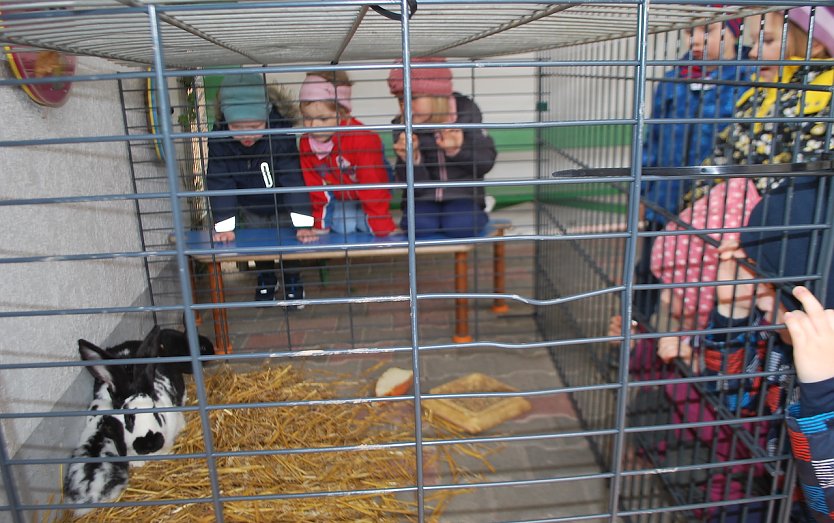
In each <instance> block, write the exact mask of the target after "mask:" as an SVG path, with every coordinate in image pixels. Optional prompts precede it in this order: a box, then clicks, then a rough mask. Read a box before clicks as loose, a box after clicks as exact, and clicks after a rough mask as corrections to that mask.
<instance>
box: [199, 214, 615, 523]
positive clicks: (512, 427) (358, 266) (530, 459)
mask: <svg viewBox="0 0 834 523" xmlns="http://www.w3.org/2000/svg"><path fill="white" fill-rule="evenodd" d="M494 216H495V217H502V218H510V219H512V220H513V223H514V224H517V228H516V229H515V230H513V231H511V234H515V235H523V234H525V233H529V232H530V230H531V229H530V227H531V225H532V223H533V222H534V220H533V217H532V207H531V206H529V205H522V206H518V207H515V208H511V209H507V210H503V211H497V212H495V213H494ZM534 248H535V247H534V245H533V242H532V241H518V242H508V243H507V292H509V293H517V294H519V295H522V296H527V297H530V296H533V295H534V291H533V284H534V283H533V282H534V279H533V261H534V260H533V258H534ZM471 260H472V261H471V267H470V290H472V291H473V292H489V291H490V289H491V282H492V280H491V278H492V262H491V246H490V245H488V244H486V245H479V246H478V247H477V248H476V251H475V252H474V253H473V254H472V255H471ZM227 269H228V272H227V273H226V276H225V284H226V292H227V300H228V301H246V300H250V299H252V298H251V296H252V295H253V294H254V273H246V272H237V271H236V269H235V268H234V267H228V268H227ZM453 270H454V267H453V264H452V257H451V256H449V255H432V256H428V255H426V256H420V257H418V268H417V272H418V274H417V281H418V283H417V286H418V291H419V292H420V293H429V292H449V291H450V290H451V289H452V288H453V287H451V282H452V276H453ZM303 277H304V281H305V286H306V290H307V297H308V298H313V297H315V298H325V297H330V298H338V297H344V296H374V297H386V296H395V295H403V294H406V295H407V293H408V267H407V264H406V259H405V258H404V257H387V258H386V257H382V258H374V259H369V260H360V261H358V262H352V263H351V264H350V265H345V264H344V263H329V265H328V266H327V267H320V266H312V267H305V268H304V269H303ZM198 299H199V300H200V301H203V300H205V296H203V297H202V298H199V297H198ZM509 306H510V308H509V311H508V312H507V313H504V314H501V315H496V314H494V313H493V312H492V311H491V308H490V307H491V300H489V299H483V300H472V301H471V303H470V308H471V310H470V332H471V334H472V335H473V337H474V340H475V342H474V343H473V344H471V345H466V346H464V347H459V346H455V345H454V344H453V343H452V341H451V336H452V334H453V332H454V300H451V299H439V300H421V301H420V302H419V309H418V320H417V324H418V326H419V327H418V329H419V332H418V343H419V345H420V347H421V348H420V350H419V369H420V373H421V381H420V387H421V390H422V391H424V392H425V391H428V390H429V389H430V388H432V387H434V386H437V385H440V384H443V383H446V382H448V381H450V380H452V379H455V378H458V377H460V376H463V375H466V374H469V373H473V372H480V373H484V374H487V375H489V376H492V377H494V378H497V379H499V380H501V381H503V382H504V383H506V384H508V385H510V386H512V387H515V388H517V389H519V390H521V391H529V392H533V391H537V392H538V394H537V395H534V396H530V397H529V401H530V403H531V404H532V409H531V410H530V411H528V412H527V413H525V414H523V415H522V416H520V417H517V418H515V419H513V420H510V421H508V422H505V423H502V424H501V425H498V426H496V427H494V428H492V429H490V430H488V431H485V432H483V433H481V434H478V436H483V437H487V438H489V437H498V438H499V439H500V438H502V437H523V438H519V439H516V440H513V441H497V442H492V443H487V444H486V448H488V449H489V451H490V452H491V454H490V455H489V462H490V464H491V466H492V467H493V470H489V469H488V468H487V467H486V466H485V465H484V464H483V463H481V462H480V461H478V460H475V459H472V460H465V461H466V462H465V463H463V464H464V465H466V466H467V467H469V468H470V469H472V470H473V471H474V472H476V473H477V474H478V477H479V479H478V480H477V481H478V482H480V483H481V484H492V485H487V486H482V487H479V488H474V489H472V490H469V491H467V492H466V493H464V494H461V495H458V496H455V497H453V498H452V500H451V502H450V503H449V504H448V505H447V506H446V507H445V508H444V510H443V516H442V518H441V519H440V521H448V522H460V523H469V522H472V523H476V522H477V523H486V522H492V521H496V522H497V521H525V520H547V519H549V518H568V519H572V518H578V517H582V516H584V517H587V516H590V515H592V514H601V513H602V514H604V513H606V512H607V511H608V508H607V507H608V483H607V480H605V479H599V478H591V479H586V478H584V477H583V476H586V475H589V474H596V473H598V472H600V468H599V466H598V464H597V462H596V460H595V457H594V453H593V452H592V451H591V446H590V444H589V440H588V439H587V438H586V437H583V436H581V435H578V434H577V433H579V432H581V430H582V427H581V425H580V420H579V419H578V416H577V413H576V411H575V410H574V407H573V403H572V401H571V399H570V397H569V396H568V394H566V393H563V392H558V389H560V388H561V387H563V383H562V380H561V379H560V377H559V373H558V372H557V369H556V368H555V366H554V362H553V359H552V358H551V356H550V354H549V352H548V349H547V348H539V347H523V348H515V347H513V348H502V347H496V346H495V344H500V343H504V344H525V343H536V342H540V341H542V340H541V338H540V335H539V331H538V328H537V326H536V322H535V309H534V307H533V306H530V305H527V304H524V303H521V302H516V301H511V302H509ZM229 325H230V331H231V340H232V345H233V348H234V352H235V354H250V353H252V354H258V358H261V357H263V356H264V353H270V354H272V355H274V356H276V361H278V362H280V363H285V362H286V360H284V359H283V358H289V359H291V361H292V363H293V364H294V365H301V366H306V367H309V368H310V369H326V370H327V371H328V372H335V373H338V374H340V375H344V374H348V375H354V376H359V375H361V373H362V372H363V371H364V370H366V369H369V368H370V367H372V366H374V365H378V364H380V363H381V362H382V367H381V368H383V369H384V368H386V367H388V366H398V367H407V368H410V367H411V366H412V356H413V355H414V352H413V351H412V350H411V349H410V347H411V346H412V340H411V328H410V327H411V320H410V314H409V307H408V303H407V302H402V301H400V302H391V301H376V302H375V301H373V300H368V302H363V303H356V304H350V305H348V304H336V303H334V304H324V305H321V304H320V305H311V306H308V307H306V308H305V309H304V310H301V311H292V312H288V311H287V310H286V309H284V308H279V307H268V308H256V309H255V308H246V309H230V310H229ZM200 329H201V332H202V333H203V334H206V335H208V336H212V335H213V326H212V321H211V315H210V314H207V313H204V315H203V324H202V326H201V327H200ZM340 349H353V350H354V352H351V353H347V354H346V353H344V351H340V354H338V355H323V354H326V353H327V351H334V350H340ZM356 349H372V350H370V351H368V350H356ZM374 349H394V350H385V351H382V352H374ZM321 351H324V352H321ZM550 390H552V391H554V392H548V391H550ZM426 481H427V487H429V488H430V487H431V486H432V484H437V483H441V484H443V483H447V482H449V481H451V479H450V478H449V477H448V475H445V474H443V471H441V474H440V476H439V477H437V476H435V475H430V476H427V480H426ZM520 481H528V482H529V483H528V484H519V483H517V482H520ZM429 482H431V484H429ZM590 520H594V519H590ZM602 520H604V518H601V519H598V521H602Z"/></svg>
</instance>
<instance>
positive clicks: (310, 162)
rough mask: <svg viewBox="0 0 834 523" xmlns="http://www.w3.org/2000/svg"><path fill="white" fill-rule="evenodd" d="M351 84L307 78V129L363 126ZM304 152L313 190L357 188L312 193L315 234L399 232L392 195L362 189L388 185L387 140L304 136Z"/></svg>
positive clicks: (334, 74)
mask: <svg viewBox="0 0 834 523" xmlns="http://www.w3.org/2000/svg"><path fill="white" fill-rule="evenodd" d="M351 85H352V84H351V81H350V79H349V78H348V76H347V73H345V72H344V71H327V72H315V73H308V74H307V77H306V78H305V79H304V83H303V84H302V85H301V90H300V92H299V96H298V98H299V101H300V108H301V114H302V117H303V121H304V127H310V128H318V127H321V128H325V127H331V128H332V127H342V126H357V125H362V122H360V121H359V120H357V119H356V118H354V117H353V116H351V114H350V112H351ZM299 151H300V153H301V170H302V173H303V174H304V183H305V184H306V185H307V186H308V187H324V186H328V185H352V186H355V187H356V188H355V189H350V190H315V191H312V192H311V193H310V200H311V202H312V205H313V218H314V220H315V222H314V225H313V227H314V229H315V230H316V232H319V233H326V232H330V231H331V230H332V231H334V232H337V233H340V234H349V233H352V232H372V233H373V234H374V235H375V236H387V235H388V234H390V233H391V232H393V231H394V230H395V228H396V227H395V225H394V221H393V219H392V218H391V211H390V203H391V192H390V191H389V190H388V189H363V188H361V186H362V185H364V184H378V183H388V181H389V179H388V170H387V168H386V163H385V158H384V156H383V153H382V151H383V148H382V140H381V139H380V138H379V136H377V135H376V133H373V132H371V131H365V130H351V131H341V130H337V131H334V130H332V129H329V130H324V129H323V130H321V131H313V132H309V133H306V134H304V136H302V137H301V142H300V143H299Z"/></svg>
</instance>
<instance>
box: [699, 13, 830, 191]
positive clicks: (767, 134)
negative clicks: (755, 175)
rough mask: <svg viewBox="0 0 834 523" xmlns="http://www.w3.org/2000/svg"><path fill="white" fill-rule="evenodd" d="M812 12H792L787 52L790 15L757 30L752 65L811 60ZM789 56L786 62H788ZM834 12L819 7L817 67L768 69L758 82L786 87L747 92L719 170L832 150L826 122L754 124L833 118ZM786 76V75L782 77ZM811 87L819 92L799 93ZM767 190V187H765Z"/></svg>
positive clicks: (726, 136)
mask: <svg viewBox="0 0 834 523" xmlns="http://www.w3.org/2000/svg"><path fill="white" fill-rule="evenodd" d="M810 14H811V8H810V7H797V8H794V9H790V10H788V11H787V15H788V20H789V23H788V24H787V27H788V33H787V35H786V46H785V49H784V50H783V49H782V40H783V38H782V37H783V35H782V31H783V27H784V13H783V12H782V11H775V12H770V13H767V14H765V15H764V24H763V25H764V27H763V28H762V29H761V30H760V28H759V27H758V24H757V25H756V26H754V30H753V35H752V36H753V47H752V49H751V50H750V58H751V59H759V60H805V56H806V50H807V47H808V30H809V18H810ZM783 55H784V56H783ZM832 57H834V7H821V6H820V7H817V8H816V12H815V17H814V34H813V38H812V41H811V51H810V58H811V60H813V61H815V62H816V63H815V64H814V65H812V66H804V65H779V66H776V65H763V66H760V67H759V68H758V76H757V78H756V79H757V80H758V81H760V82H773V83H777V84H783V85H785V86H786V87H780V88H777V87H770V86H761V87H753V88H751V89H749V90H748V91H747V92H745V93H744V94H743V95H742V96H741V98H740V99H739V100H738V102H737V103H736V114H735V116H736V117H738V118H745V119H747V120H745V121H741V122H738V123H734V124H732V125H731V126H729V127H728V128H727V129H725V131H724V132H722V133H721V135H720V141H719V143H718V146H717V147H716V150H715V153H714V160H713V163H714V164H715V165H727V164H743V163H749V164H764V163H796V162H810V161H814V160H818V159H819V158H820V157H821V156H822V155H823V154H824V153H825V152H826V151H827V150H828V151H831V150H834V143H828V144H826V143H825V142H826V131H827V127H828V125H830V124H826V123H824V122H798V123H796V122H791V121H786V122H780V123H764V124H763V123H754V122H750V121H749V119H750V118H753V117H756V118H767V117H786V118H795V117H797V116H804V117H813V116H817V115H818V116H820V117H828V116H829V114H830V107H831V91H830V89H831V86H832V85H834V61H832V60H831V58H832ZM780 71H781V74H780ZM797 85H807V86H810V87H811V88H813V89H815V90H812V89H797V88H796V87H795V86H797ZM760 187H764V183H762V184H760Z"/></svg>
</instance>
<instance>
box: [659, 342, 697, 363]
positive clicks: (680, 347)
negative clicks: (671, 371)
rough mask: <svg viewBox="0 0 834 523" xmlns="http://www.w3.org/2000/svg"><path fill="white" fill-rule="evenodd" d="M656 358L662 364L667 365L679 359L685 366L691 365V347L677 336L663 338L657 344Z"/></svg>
mask: <svg viewBox="0 0 834 523" xmlns="http://www.w3.org/2000/svg"><path fill="white" fill-rule="evenodd" d="M657 357H658V358H660V359H661V360H663V363H669V362H671V361H672V360H673V359H675V358H680V359H681V360H683V361H684V362H685V363H686V364H687V365H690V366H691V365H692V360H693V358H692V346H691V345H689V343H688V342H686V341H683V340H682V339H681V338H680V337H678V336H664V337H663V338H660V340H658V342H657Z"/></svg>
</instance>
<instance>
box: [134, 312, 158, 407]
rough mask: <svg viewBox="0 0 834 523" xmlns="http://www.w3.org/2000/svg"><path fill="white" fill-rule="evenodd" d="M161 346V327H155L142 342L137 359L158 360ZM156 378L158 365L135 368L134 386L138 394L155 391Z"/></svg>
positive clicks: (137, 352) (146, 364) (145, 364)
mask: <svg viewBox="0 0 834 523" xmlns="http://www.w3.org/2000/svg"><path fill="white" fill-rule="evenodd" d="M159 346H160V330H159V325H155V326H154V328H153V329H151V332H149V333H148V335H147V336H145V339H144V340H142V344H141V345H139V349H138V350H137V351H136V357H137V358H158V357H159ZM155 377H156V363H144V364H141V365H134V366H133V385H134V390H135V391H136V392H144V393H150V392H151V391H152V390H153V383H154V378H155Z"/></svg>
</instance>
